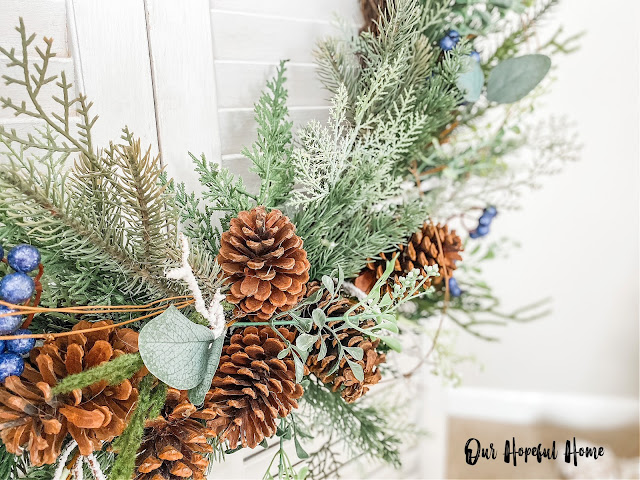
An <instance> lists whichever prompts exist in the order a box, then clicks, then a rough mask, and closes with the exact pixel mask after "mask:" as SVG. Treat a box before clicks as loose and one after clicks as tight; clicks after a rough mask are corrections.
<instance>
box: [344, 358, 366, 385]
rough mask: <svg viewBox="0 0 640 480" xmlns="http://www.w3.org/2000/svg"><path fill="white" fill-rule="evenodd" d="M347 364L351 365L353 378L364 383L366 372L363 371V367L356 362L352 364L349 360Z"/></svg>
mask: <svg viewBox="0 0 640 480" xmlns="http://www.w3.org/2000/svg"><path fill="white" fill-rule="evenodd" d="M347 362H348V363H349V367H350V368H351V371H352V372H353V376H354V377H356V380H358V381H359V382H363V381H364V370H362V367H361V366H360V364H358V363H356V362H352V361H351V360H347Z"/></svg>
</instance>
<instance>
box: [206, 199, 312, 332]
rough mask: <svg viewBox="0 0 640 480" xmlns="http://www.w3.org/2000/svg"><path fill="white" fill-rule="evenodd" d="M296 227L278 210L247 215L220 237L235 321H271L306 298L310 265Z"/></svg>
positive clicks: (258, 209)
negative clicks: (233, 305)
mask: <svg viewBox="0 0 640 480" xmlns="http://www.w3.org/2000/svg"><path fill="white" fill-rule="evenodd" d="M295 231H296V227H295V226H294V225H293V223H291V222H290V221H289V218H288V217H286V216H285V215H283V213H282V212H281V211H280V210H271V211H270V212H269V213H267V211H266V209H265V208H264V207H256V208H254V209H253V210H250V211H243V212H240V213H239V214H238V217H237V218H234V219H232V220H231V226H230V227H229V230H228V231H226V232H224V233H223V234H222V238H221V240H220V253H219V255H218V263H219V264H220V266H221V267H222V270H223V271H224V273H225V274H226V275H227V279H226V283H227V284H231V289H230V291H229V293H228V295H227V301H229V302H230V303H233V304H235V305H236V308H235V310H234V315H235V316H236V317H245V316H249V317H250V318H251V319H253V320H256V321H265V320H269V318H271V316H272V315H273V314H274V313H276V312H284V311H286V310H289V309H290V308H292V307H293V306H294V305H296V304H297V303H298V301H299V300H300V299H301V298H302V297H303V296H304V294H305V291H306V287H305V284H306V283H307V281H308V280H309V267H310V264H309V261H308V260H307V252H305V251H304V250H303V248H302V246H303V241H302V239H301V238H300V237H298V236H297V235H296V234H295Z"/></svg>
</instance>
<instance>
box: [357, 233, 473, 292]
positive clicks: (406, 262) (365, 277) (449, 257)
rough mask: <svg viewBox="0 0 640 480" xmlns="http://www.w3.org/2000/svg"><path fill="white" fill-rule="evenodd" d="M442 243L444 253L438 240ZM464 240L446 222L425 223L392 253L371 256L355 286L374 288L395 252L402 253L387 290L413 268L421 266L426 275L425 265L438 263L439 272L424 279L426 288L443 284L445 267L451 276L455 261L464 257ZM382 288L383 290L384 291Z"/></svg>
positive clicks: (369, 289) (385, 289)
mask: <svg viewBox="0 0 640 480" xmlns="http://www.w3.org/2000/svg"><path fill="white" fill-rule="evenodd" d="M438 238H439V239H440V245H442V253H441V251H440V246H439V244H438ZM461 251H462V240H461V239H460V237H459V236H458V235H456V231H455V230H452V231H451V232H449V227H448V226H447V225H440V224H438V225H433V224H432V223H425V224H424V225H423V226H422V228H421V229H420V230H418V231H417V232H416V233H414V234H413V235H412V236H411V238H410V239H409V242H408V243H407V244H406V245H399V246H398V249H397V250H395V251H393V252H390V253H381V254H380V258H379V259H375V260H371V261H370V262H369V263H368V264H367V266H366V268H365V269H364V270H363V271H362V272H361V273H360V276H358V278H356V281H355V282H354V283H355V285H356V287H358V288H359V289H360V290H363V291H365V292H367V293H369V292H370V291H371V289H372V288H373V285H374V284H375V283H376V281H377V280H378V279H379V278H380V277H381V276H382V274H383V273H384V271H385V269H386V268H387V261H389V260H391V259H392V258H393V256H394V255H395V254H396V253H398V252H399V253H400V255H399V256H398V258H397V259H396V263H395V268H394V271H393V273H392V274H391V276H390V277H389V281H388V282H387V285H385V286H384V287H383V288H384V291H387V292H389V293H391V292H392V291H393V285H394V283H397V282H398V279H399V277H402V276H405V275H407V274H408V273H409V272H411V271H412V270H413V269H414V268H417V269H418V270H420V274H421V275H423V276H426V274H427V272H426V271H425V267H427V266H431V265H435V264H436V263H437V264H438V269H439V273H440V276H439V277H432V278H430V279H429V281H427V282H426V283H425V288H426V287H429V286H430V285H431V284H433V285H440V284H441V283H442V281H443V280H444V278H445V270H444V268H445V267H446V269H447V272H448V274H449V276H451V272H452V271H453V270H455V269H456V261H457V260H462V257H461V256H460V252H461ZM384 291H383V293H384Z"/></svg>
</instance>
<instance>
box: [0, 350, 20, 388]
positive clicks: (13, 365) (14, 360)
mask: <svg viewBox="0 0 640 480" xmlns="http://www.w3.org/2000/svg"><path fill="white" fill-rule="evenodd" d="M22 372H24V360H23V359H22V357H21V356H20V355H18V354H16V353H0V382H4V381H5V379H6V378H7V377H10V376H11V375H15V376H17V377H19V376H20V375H22Z"/></svg>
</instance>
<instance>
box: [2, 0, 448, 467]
mask: <svg viewBox="0 0 640 480" xmlns="http://www.w3.org/2000/svg"><path fill="white" fill-rule="evenodd" d="M358 3H359V2H358V0H323V1H308V0H307V1H301V0H269V1H265V0H185V1H176V0H109V1H105V0H66V2H65V1H64V0H29V1H28V2H27V1H24V0H0V12H2V14H1V15H0V44H2V45H3V46H4V45H9V46H16V47H18V46H19V38H18V37H17V34H16V32H15V30H14V29H13V27H14V26H15V25H16V24H17V21H18V17H20V16H22V17H23V18H24V20H25V23H26V25H27V29H28V30H29V31H30V32H34V31H35V32H37V33H38V35H39V37H42V36H48V37H53V38H54V40H55V42H54V47H55V49H56V52H57V54H58V56H57V57H56V58H55V59H54V60H53V61H52V64H51V69H52V71H54V72H57V71H60V70H63V69H64V70H66V72H67V77H68V79H69V80H70V81H73V82H74V83H75V85H76V89H77V90H78V91H81V92H83V93H85V94H86V95H87V96H88V97H89V98H90V100H92V101H94V104H95V107H94V113H97V114H99V116H100V119H99V120H98V123H97V126H96V131H95V133H96V138H95V140H96V143H97V144H100V145H104V144H105V143H106V142H107V141H108V140H110V139H117V138H118V137H119V135H120V129H121V128H122V127H124V126H125V125H127V126H128V127H129V128H130V129H131V130H132V131H133V132H134V133H135V135H136V136H139V137H141V139H142V142H143V144H146V145H151V146H152V149H153V150H154V151H155V152H158V151H159V152H160V153H161V155H162V160H163V162H164V164H165V165H166V167H167V170H168V172H169V174H170V175H171V176H173V177H175V178H176V179H178V180H183V181H186V182H187V183H188V185H189V186H190V187H191V188H194V189H196V190H198V188H199V187H198V182H197V178H196V176H195V175H194V173H193V169H192V166H191V162H190V159H189V157H188V155H187V152H189V151H190V152H192V153H194V154H195V155H200V154H201V153H204V154H205V155H206V156H207V158H209V159H210V160H215V161H221V162H222V164H223V165H224V166H227V167H228V168H229V169H230V170H231V171H232V172H234V173H236V174H240V175H242V176H243V177H245V180H246V181H247V183H248V184H249V185H250V186H252V185H253V186H254V187H255V186H256V185H257V183H256V179H255V178H253V179H252V178H251V176H250V175H251V174H250V173H249V172H248V166H249V164H248V160H247V159H246V158H244V157H243V156H242V155H241V153H240V152H241V150H242V147H244V146H249V145H250V144H251V143H252V142H253V140H254V139H255V135H256V128H255V126H256V125H255V122H254V120H253V104H254V102H255V101H256V100H257V99H258V96H259V95H260V92H261V90H262V89H263V88H264V85H265V82H266V81H267V79H269V78H270V77H272V76H273V75H274V74H275V70H276V66H277V64H278V63H279V61H280V60H281V59H288V60H289V63H288V67H287V68H288V72H287V77H288V83H287V87H288V89H289V108H290V113H291V117H292V120H293V121H294V125H295V126H300V125H303V124H305V123H306V122H307V121H309V120H311V119H316V120H320V121H324V120H326V118H327V114H328V107H329V94H328V93H327V92H326V91H325V90H323V89H322V86H321V84H320V82H319V81H318V79H317V76H316V67H315V65H314V63H313V55H312V51H313V49H314V47H315V45H316V43H317V42H318V41H319V40H320V39H321V38H323V37H325V36H327V35H334V34H337V33H339V32H338V30H337V28H336V27H335V26H334V23H333V21H334V19H336V18H337V17H340V18H342V19H344V20H346V21H347V23H348V24H349V23H350V24H351V25H352V28H353V29H354V30H356V29H357V28H358V26H359V25H360V24H361V16H360V11H359V6H358ZM5 70H6V63H2V62H0V75H2V74H3V73H4V71H5ZM0 88H2V94H3V95H5V96H6V95H9V96H12V97H15V98H18V99H19V98H20V95H21V94H22V92H21V91H20V89H19V87H15V86H14V87H6V86H4V85H2V87H0ZM45 106H46V105H45ZM0 125H5V126H9V127H10V128H17V129H18V130H22V131H25V130H30V129H33V128H34V126H35V124H34V122H33V121H30V120H29V119H26V120H24V119H20V118H19V119H15V118H14V117H13V116H12V115H11V112H8V111H7V110H0ZM414 380H418V379H414ZM437 382H438V380H437V379H436V381H435V382H434V381H432V380H424V381H423V382H421V383H419V384H418V385H417V387H416V390H415V398H414V400H413V401H412V402H410V403H409V404H408V405H407V418H414V419H415V421H416V423H417V424H418V425H419V426H420V427H422V428H424V429H425V430H427V431H429V432H430V434H431V436H430V437H429V439H427V440H425V441H423V442H421V443H420V444H419V446H417V447H415V448H414V447H411V448H409V449H408V450H407V451H406V452H405V453H404V463H405V469H404V470H403V471H401V472H397V471H393V470H389V469H385V468H379V466H375V467H367V466H366V465H364V466H362V465H360V466H358V465H354V466H352V467H351V468H349V469H347V470H346V471H345V472H342V476H343V478H357V477H362V478H443V477H444V469H443V461H444V458H445V455H444V442H445V415H444V408H443V405H441V394H440V392H441V388H440V387H439V385H438V383H437ZM393 388H400V389H402V388H404V387H403V385H401V384H399V385H395V386H394V385H385V386H384V387H381V388H380V389H379V390H383V389H384V390H386V389H393ZM384 393H385V392H382V391H381V392H380V393H379V394H384ZM274 453H275V451H274V450H273V449H268V450H262V449H256V450H253V451H250V450H247V451H242V452H240V453H237V454H234V455H229V456H227V461H226V462H225V463H224V464H217V465H214V466H213V471H212V474H211V476H210V478H261V476H262V474H263V473H264V470H265V468H266V466H267V464H268V462H269V461H270V459H271V457H272V455H273V454H274ZM291 457H292V458H295V453H293V454H292V456H291Z"/></svg>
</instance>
